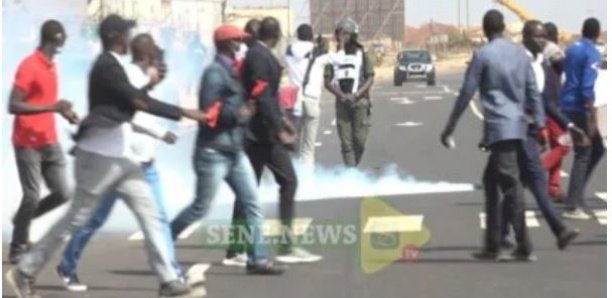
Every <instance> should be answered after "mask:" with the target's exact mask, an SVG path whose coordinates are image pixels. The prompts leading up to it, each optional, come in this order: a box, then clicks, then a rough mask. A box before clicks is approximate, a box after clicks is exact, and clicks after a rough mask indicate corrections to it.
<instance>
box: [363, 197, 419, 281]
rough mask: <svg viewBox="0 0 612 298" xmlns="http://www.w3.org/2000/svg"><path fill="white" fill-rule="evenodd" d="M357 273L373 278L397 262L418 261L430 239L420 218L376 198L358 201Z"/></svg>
mask: <svg viewBox="0 0 612 298" xmlns="http://www.w3.org/2000/svg"><path fill="white" fill-rule="evenodd" d="M361 231H362V233H361V250H360V257H361V269H362V270H363V272H364V273H366V274H373V273H376V272H378V271H380V270H382V269H383V268H384V267H386V266H388V265H390V264H392V263H395V262H397V261H404V262H411V261H415V260H416V259H417V258H418V255H419V252H420V249H421V247H423V246H424V245H425V244H427V243H428V242H429V240H430V238H431V235H430V232H429V230H428V229H427V228H426V227H425V226H423V215H406V214H403V213H402V212H400V211H398V210H396V209H395V208H393V207H391V206H390V205H389V204H387V203H386V202H385V201H383V200H381V199H377V198H365V199H363V200H362V201H361Z"/></svg>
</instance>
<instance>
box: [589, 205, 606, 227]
mask: <svg viewBox="0 0 612 298" xmlns="http://www.w3.org/2000/svg"><path fill="white" fill-rule="evenodd" d="M593 214H595V219H597V221H598V222H599V224H601V225H602V226H607V225H608V210H607V209H599V210H593Z"/></svg>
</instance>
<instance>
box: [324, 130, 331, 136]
mask: <svg viewBox="0 0 612 298" xmlns="http://www.w3.org/2000/svg"><path fill="white" fill-rule="evenodd" d="M331 133H332V131H331V130H325V131H323V134H324V135H330V134H331Z"/></svg>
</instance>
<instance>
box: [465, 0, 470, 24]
mask: <svg viewBox="0 0 612 298" xmlns="http://www.w3.org/2000/svg"><path fill="white" fill-rule="evenodd" d="M465 29H466V31H469V30H470V0H465Z"/></svg>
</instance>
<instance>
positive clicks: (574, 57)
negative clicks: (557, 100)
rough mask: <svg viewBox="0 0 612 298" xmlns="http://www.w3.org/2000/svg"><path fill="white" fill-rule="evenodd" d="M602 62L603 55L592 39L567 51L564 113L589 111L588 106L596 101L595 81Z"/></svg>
mask: <svg viewBox="0 0 612 298" xmlns="http://www.w3.org/2000/svg"><path fill="white" fill-rule="evenodd" d="M600 62H601V54H600V53H599V51H598V50H597V48H596V47H595V43H594V42H593V41H592V40H590V39H587V38H583V39H581V40H579V41H577V42H575V43H573V44H572V45H571V46H570V47H569V48H568V49H567V50H566V52H565V64H564V66H565V84H564V85H563V91H562V94H561V110H562V111H564V112H586V111H587V108H586V107H587V105H588V104H592V103H593V101H594V100H595V81H596V80H597V71H598V68H599V64H600Z"/></svg>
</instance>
